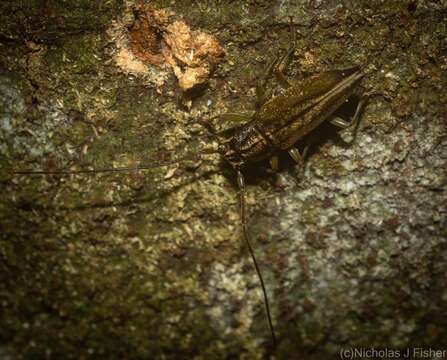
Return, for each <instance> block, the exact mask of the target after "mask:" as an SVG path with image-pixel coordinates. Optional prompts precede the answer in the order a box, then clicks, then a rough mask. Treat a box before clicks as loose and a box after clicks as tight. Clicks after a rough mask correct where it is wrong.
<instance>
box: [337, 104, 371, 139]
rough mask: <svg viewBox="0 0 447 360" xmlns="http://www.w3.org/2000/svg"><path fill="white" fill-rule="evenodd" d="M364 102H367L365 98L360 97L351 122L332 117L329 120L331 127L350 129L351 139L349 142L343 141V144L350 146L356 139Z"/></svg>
mask: <svg viewBox="0 0 447 360" xmlns="http://www.w3.org/2000/svg"><path fill="white" fill-rule="evenodd" d="M366 101H367V97H362V98H361V99H360V100H359V102H358V103H357V107H356V109H355V113H354V116H353V117H352V120H351V121H346V120H344V119H342V118H341V117H338V116H336V117H334V118H332V119H331V120H330V123H331V124H332V125H335V126H337V127H339V128H341V129H347V128H352V129H353V130H352V138H351V140H350V141H347V142H346V141H345V143H347V144H348V145H349V144H352V143H353V142H354V141H355V139H356V137H357V132H358V128H359V125H360V119H361V115H362V112H363V109H364V108H365V105H366Z"/></svg>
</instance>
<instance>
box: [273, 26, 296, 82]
mask: <svg viewBox="0 0 447 360" xmlns="http://www.w3.org/2000/svg"><path fill="white" fill-rule="evenodd" d="M295 47H296V32H295V27H294V26H293V19H292V18H290V46H289V48H288V49H287V52H286V53H285V54H284V55H283V57H282V58H281V60H280V61H279V62H278V65H277V66H275V68H274V71H273V72H274V74H275V77H276V80H278V82H279V84H280V85H281V87H282V88H284V89H287V88H289V87H290V86H291V85H292V84H291V83H290V82H289V81H288V80H287V79H286V77H285V76H284V71H285V70H286V69H287V68H288V66H289V65H290V62H291V61H292V57H293V53H294V52H295Z"/></svg>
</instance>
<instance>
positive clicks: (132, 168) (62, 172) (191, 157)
mask: <svg viewBox="0 0 447 360" xmlns="http://www.w3.org/2000/svg"><path fill="white" fill-rule="evenodd" d="M216 152H217V151H216V150H213V149H203V150H202V151H201V152H199V153H198V154H195V155H188V156H185V157H182V158H179V159H175V160H172V161H167V162H165V163H162V164H157V163H154V164H148V165H136V166H128V167H116V168H103V169H86V170H54V171H51V170H50V171H43V170H38V171H33V170H24V171H13V172H12V173H13V174H15V175H72V174H97V173H112V172H126V171H138V170H150V169H155V168H158V167H162V166H169V165H173V164H177V163H179V162H182V161H185V160H194V159H197V160H199V159H201V158H202V157H201V155H206V154H214V153H216Z"/></svg>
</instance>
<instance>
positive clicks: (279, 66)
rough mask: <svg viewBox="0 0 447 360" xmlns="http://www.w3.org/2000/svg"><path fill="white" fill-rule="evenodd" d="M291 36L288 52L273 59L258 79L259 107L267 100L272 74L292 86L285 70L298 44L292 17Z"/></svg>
mask: <svg viewBox="0 0 447 360" xmlns="http://www.w3.org/2000/svg"><path fill="white" fill-rule="evenodd" d="M290 36H291V42H290V46H289V48H288V50H287V52H286V53H285V54H284V55H282V56H279V55H278V56H277V57H275V58H274V59H273V61H272V62H271V63H270V64H269V65H268V66H267V68H266V69H265V70H264V73H263V75H262V76H261V78H260V79H259V81H258V85H257V86H256V108H257V109H259V108H260V107H261V106H262V105H263V104H264V103H265V101H266V95H265V87H266V85H267V81H268V80H269V79H270V77H271V76H272V74H274V75H275V77H276V79H277V80H278V82H279V83H280V85H281V86H282V87H283V88H288V87H290V85H291V84H290V83H289V81H288V80H287V79H286V77H285V76H284V71H285V69H287V67H288V66H289V64H290V61H291V60H292V55H293V52H294V51H295V45H296V32H295V27H294V26H293V22H292V18H290Z"/></svg>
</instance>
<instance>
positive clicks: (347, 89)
mask: <svg viewBox="0 0 447 360" xmlns="http://www.w3.org/2000/svg"><path fill="white" fill-rule="evenodd" d="M290 34H291V40H290V46H289V48H288V50H287V51H286V53H285V54H284V55H281V56H278V57H277V58H275V59H274V60H273V61H272V62H271V63H270V64H268V66H267V67H266V69H265V71H264V73H263V74H262V76H261V77H260V79H259V81H258V84H257V87H256V97H257V98H256V103H255V111H254V113H253V114H250V115H245V114H244V115H243V114H237V113H227V114H224V115H221V118H223V119H225V120H227V121H231V122H233V123H235V125H234V126H233V127H231V128H229V129H227V130H224V131H221V132H216V131H215V130H214V128H213V126H212V125H211V123H210V122H209V121H205V120H198V122H199V123H200V124H201V125H203V126H204V128H205V129H206V131H207V132H208V133H209V134H210V136H211V137H212V138H213V139H214V142H215V144H214V145H216V146H212V147H210V148H205V149H202V150H201V151H199V153H198V154H194V155H193V157H198V158H203V157H206V156H209V155H220V156H221V157H223V158H224V159H225V160H226V161H227V162H228V164H230V165H231V167H232V168H233V169H234V173H235V176H236V178H237V184H238V190H239V193H238V197H239V215H240V224H239V225H240V228H241V232H242V236H243V239H244V242H245V244H246V246H247V248H248V251H249V253H250V257H251V259H252V263H253V266H254V268H255V271H256V273H257V277H258V279H259V283H260V287H261V289H262V295H263V302H264V306H265V312H266V318H267V323H268V327H269V330H270V334H271V340H272V343H273V346H274V347H275V346H276V342H277V340H276V339H277V336H276V333H275V328H274V320H273V318H272V314H271V310H270V304H269V296H268V291H267V290H268V289H267V287H266V284H265V282H264V279H263V277H262V272H261V269H260V266H259V265H258V262H257V260H256V257H255V254H254V251H253V247H252V244H251V240H250V236H249V230H248V228H247V209H246V200H245V194H246V186H245V180H244V170H245V168H246V165H247V164H251V163H257V162H260V161H261V160H266V159H267V160H268V161H269V163H270V166H271V169H272V171H273V172H276V171H277V170H278V168H279V160H278V153H280V152H284V151H286V152H287V153H288V154H289V155H290V157H291V158H292V159H293V161H294V162H295V163H296V164H297V165H298V166H300V167H302V166H303V164H304V161H305V159H306V155H307V154H308V150H309V148H310V147H311V146H312V142H311V141H309V140H308V135H309V134H310V133H311V132H314V131H318V127H319V126H320V125H321V124H322V123H323V122H330V123H331V124H333V125H335V126H336V127H339V128H342V129H345V128H352V129H354V130H353V131H354V133H355V131H357V129H358V124H359V119H360V117H361V113H362V110H363V108H364V105H365V103H366V97H365V96H360V97H359V98H360V100H359V101H358V102H357V105H356V110H355V113H354V115H353V117H352V119H351V121H346V120H345V119H342V118H340V117H337V116H335V115H334V114H335V112H336V111H337V109H339V108H340V107H341V106H342V105H343V104H345V103H346V102H348V101H350V100H351V99H352V97H353V96H356V97H357V96H359V84H360V82H361V80H362V78H363V77H364V76H365V72H364V71H362V70H361V69H360V68H359V67H351V68H348V69H344V70H332V71H327V72H323V73H320V74H316V75H312V76H309V77H306V78H304V79H300V80H293V81H291V80H289V79H287V78H286V76H285V70H286V69H287V67H288V66H289V65H290V62H291V60H292V57H293V54H294V50H295V31H294V28H293V26H292V25H291V26H290ZM272 77H274V78H276V80H277V82H278V83H279V85H280V86H281V88H282V89H283V91H282V93H280V94H279V95H277V96H274V97H272V98H268V96H267V95H266V86H267V83H268V82H269V81H270V80H271V78H272ZM360 95H361V94H360ZM297 144H300V145H301V146H304V147H303V150H302V151H300V150H299V149H298V145H297ZM188 159H191V155H189V154H186V156H183V157H180V158H178V159H176V160H174V161H169V162H165V163H156V162H154V163H152V164H148V165H140V166H135V167H116V168H103V169H86V170H77V171H69V170H63V169H62V170H57V171H32V170H19V169H17V171H15V172H14V175H32V174H34V175H37V174H40V175H46V174H51V175H69V174H94V173H101V172H129V171H138V170H145V169H152V168H154V167H161V166H167V165H171V164H173V163H180V162H182V161H184V160H188Z"/></svg>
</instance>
